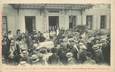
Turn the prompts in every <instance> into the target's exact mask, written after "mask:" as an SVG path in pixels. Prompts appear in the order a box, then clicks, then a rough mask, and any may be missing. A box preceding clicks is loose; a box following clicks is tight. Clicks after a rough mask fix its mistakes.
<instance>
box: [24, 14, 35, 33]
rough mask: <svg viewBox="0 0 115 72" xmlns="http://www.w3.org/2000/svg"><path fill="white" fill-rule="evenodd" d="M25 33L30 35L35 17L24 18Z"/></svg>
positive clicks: (33, 27)
mask: <svg viewBox="0 0 115 72" xmlns="http://www.w3.org/2000/svg"><path fill="white" fill-rule="evenodd" d="M25 24H26V31H27V32H28V33H32V32H33V30H35V29H36V27H35V16H25Z"/></svg>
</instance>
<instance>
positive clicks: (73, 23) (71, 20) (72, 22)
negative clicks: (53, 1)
mask: <svg viewBox="0 0 115 72" xmlns="http://www.w3.org/2000/svg"><path fill="white" fill-rule="evenodd" d="M75 26H76V16H69V28H70V29H72V28H74V27H75Z"/></svg>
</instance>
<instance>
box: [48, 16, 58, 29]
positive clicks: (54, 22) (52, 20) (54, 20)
mask: <svg viewBox="0 0 115 72" xmlns="http://www.w3.org/2000/svg"><path fill="white" fill-rule="evenodd" d="M58 27H59V16H49V31H56V30H57V28H58Z"/></svg>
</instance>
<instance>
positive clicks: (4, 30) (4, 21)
mask: <svg viewBox="0 0 115 72" xmlns="http://www.w3.org/2000/svg"><path fill="white" fill-rule="evenodd" d="M2 33H8V25H7V16H2Z"/></svg>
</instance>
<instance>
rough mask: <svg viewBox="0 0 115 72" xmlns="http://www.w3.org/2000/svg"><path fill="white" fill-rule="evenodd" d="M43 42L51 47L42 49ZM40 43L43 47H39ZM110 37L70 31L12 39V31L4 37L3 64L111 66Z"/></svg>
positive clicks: (23, 34)
mask: <svg viewBox="0 0 115 72" xmlns="http://www.w3.org/2000/svg"><path fill="white" fill-rule="evenodd" d="M45 42H48V43H49V45H50V42H51V43H52V44H53V46H52V47H49V46H45ZM41 43H44V45H42V46H40V44H41ZM110 45H111V39H110V34H105V35H100V36H98V35H90V34H88V33H86V32H84V33H80V32H76V31H71V30H60V31H59V33H58V34H53V35H51V33H47V36H46V35H45V33H41V32H40V31H38V32H37V31H35V30H34V31H33V32H32V33H21V31H20V30H19V29H18V30H17V32H16V35H15V36H14V35H13V34H12V32H11V31H9V32H8V34H7V35H4V36H3V40H2V56H3V63H5V64H13V65H25V64H31V65H69V64H72V65H73V64H74V65H77V64H107V65H110V48H111V47H110Z"/></svg>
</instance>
